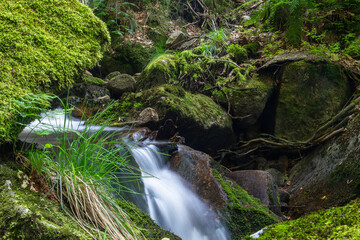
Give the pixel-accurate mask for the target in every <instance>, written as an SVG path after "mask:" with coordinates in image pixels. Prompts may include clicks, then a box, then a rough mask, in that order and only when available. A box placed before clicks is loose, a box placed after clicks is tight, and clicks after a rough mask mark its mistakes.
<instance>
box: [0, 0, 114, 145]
mask: <svg viewBox="0 0 360 240" xmlns="http://www.w3.org/2000/svg"><path fill="white" fill-rule="evenodd" d="M0 32H1V36H0V59H1V60H0V89H1V91H0V142H4V141H12V140H13V139H14V137H16V136H17V134H18V133H19V131H21V128H20V127H17V128H16V124H15V121H22V120H23V119H21V117H18V115H17V114H16V112H15V111H14V103H13V102H12V101H11V100H12V99H16V98H18V97H25V96H26V95H28V94H29V93H31V92H33V93H39V91H40V90H44V89H49V88H51V90H52V91H57V90H59V89H61V88H64V87H66V86H69V85H71V84H72V83H73V81H74V79H75V78H76V77H77V76H78V75H80V73H82V72H83V71H84V70H86V69H87V68H89V67H91V66H93V65H95V64H96V61H97V60H98V59H99V58H101V56H102V52H103V51H104V50H105V47H106V45H107V44H108V43H109V42H110V37H109V34H108V32H107V30H106V26H105V24H104V23H102V22H101V21H100V20H99V19H97V18H96V17H95V16H94V14H93V13H92V12H91V10H90V9H89V8H88V7H86V6H84V5H82V4H80V3H79V2H78V1H75V0H54V1H43V0H40V1H25V0H19V1H1V2H0ZM34 106H36V104H35V103H34ZM16 118H17V119H16Z"/></svg>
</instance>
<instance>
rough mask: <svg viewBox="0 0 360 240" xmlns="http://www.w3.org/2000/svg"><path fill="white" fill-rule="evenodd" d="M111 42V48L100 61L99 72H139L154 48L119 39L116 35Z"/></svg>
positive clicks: (147, 61)
mask: <svg viewBox="0 0 360 240" xmlns="http://www.w3.org/2000/svg"><path fill="white" fill-rule="evenodd" d="M113 38H115V39H114V40H113V43H112V50H111V51H109V52H106V53H105V55H104V58H103V59H102V60H101V61H100V66H101V74H102V75H103V76H106V75H108V74H109V73H111V72H114V71H120V72H121V73H126V74H130V75H134V74H135V73H139V72H141V71H142V70H143V69H144V68H145V66H146V65H147V64H148V63H149V62H150V60H151V58H152V57H153V54H154V53H155V50H154V48H150V47H148V46H144V45H142V44H140V43H132V42H126V43H124V42H123V41H120V40H119V39H118V37H117V36H113Z"/></svg>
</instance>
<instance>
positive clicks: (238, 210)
mask: <svg viewBox="0 0 360 240" xmlns="http://www.w3.org/2000/svg"><path fill="white" fill-rule="evenodd" d="M212 172H213V175H214V176H215V177H216V179H217V180H218V181H219V183H220V184H221V186H222V188H223V190H224V192H225V193H226V195H227V199H228V203H227V205H226V207H225V209H223V210H222V212H223V215H224V216H225V217H226V219H225V222H226V224H227V227H228V228H229V231H230V233H231V235H232V239H234V240H237V239H242V238H243V237H244V236H246V235H248V234H250V233H253V232H256V231H257V230H260V229H262V228H263V227H265V226H268V225H270V224H273V223H276V222H277V221H278V220H277V217H276V216H275V215H274V214H273V213H272V212H271V211H270V210H269V209H268V208H267V207H266V206H264V205H262V203H261V202H260V200H258V199H255V198H253V197H251V196H250V195H249V194H248V193H247V192H246V191H245V190H244V189H242V188H241V187H240V186H239V185H237V184H235V183H233V182H231V181H229V180H226V179H225V178H224V177H222V176H221V174H220V173H219V172H217V171H216V170H214V169H213V170H212Z"/></svg>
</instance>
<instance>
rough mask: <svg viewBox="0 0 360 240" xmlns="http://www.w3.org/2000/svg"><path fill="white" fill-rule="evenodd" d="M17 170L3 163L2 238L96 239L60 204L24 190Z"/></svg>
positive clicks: (0, 167)
mask: <svg viewBox="0 0 360 240" xmlns="http://www.w3.org/2000/svg"><path fill="white" fill-rule="evenodd" d="M17 175H18V174H17V171H15V170H13V169H12V168H10V167H9V166H7V165H6V164H3V163H1V164H0V235H1V236H2V239H39V240H40V239H44V240H45V239H46V240H52V239H59V240H60V239H74V240H75V239H89V240H90V239H92V238H91V236H90V235H89V234H88V233H87V232H86V231H85V230H83V229H82V228H81V227H80V226H79V225H78V224H77V223H76V221H75V220H74V219H73V218H71V217H70V216H69V215H68V214H66V213H65V212H63V210H62V209H61V207H60V205H59V204H58V203H55V202H52V201H50V200H49V199H47V198H45V197H43V196H41V195H40V194H37V193H34V192H31V191H29V190H28V189H22V188H21V187H20V185H21V180H20V179H19V178H18V177H17Z"/></svg>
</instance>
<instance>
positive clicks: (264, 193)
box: [231, 170, 281, 214]
mask: <svg viewBox="0 0 360 240" xmlns="http://www.w3.org/2000/svg"><path fill="white" fill-rule="evenodd" d="M231 177H232V179H234V180H235V181H236V183H238V184H239V185H240V186H241V187H242V188H244V189H245V190H246V191H247V192H248V193H249V194H250V195H252V196H254V197H256V198H259V199H260V201H261V202H262V203H264V204H265V205H267V206H269V207H270V209H271V210H272V211H273V212H274V213H276V214H281V212H280V201H279V196H278V192H277V186H276V185H275V184H274V181H273V179H272V177H271V175H270V173H268V172H266V171H261V170H242V171H235V172H233V173H232V174H231Z"/></svg>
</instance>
